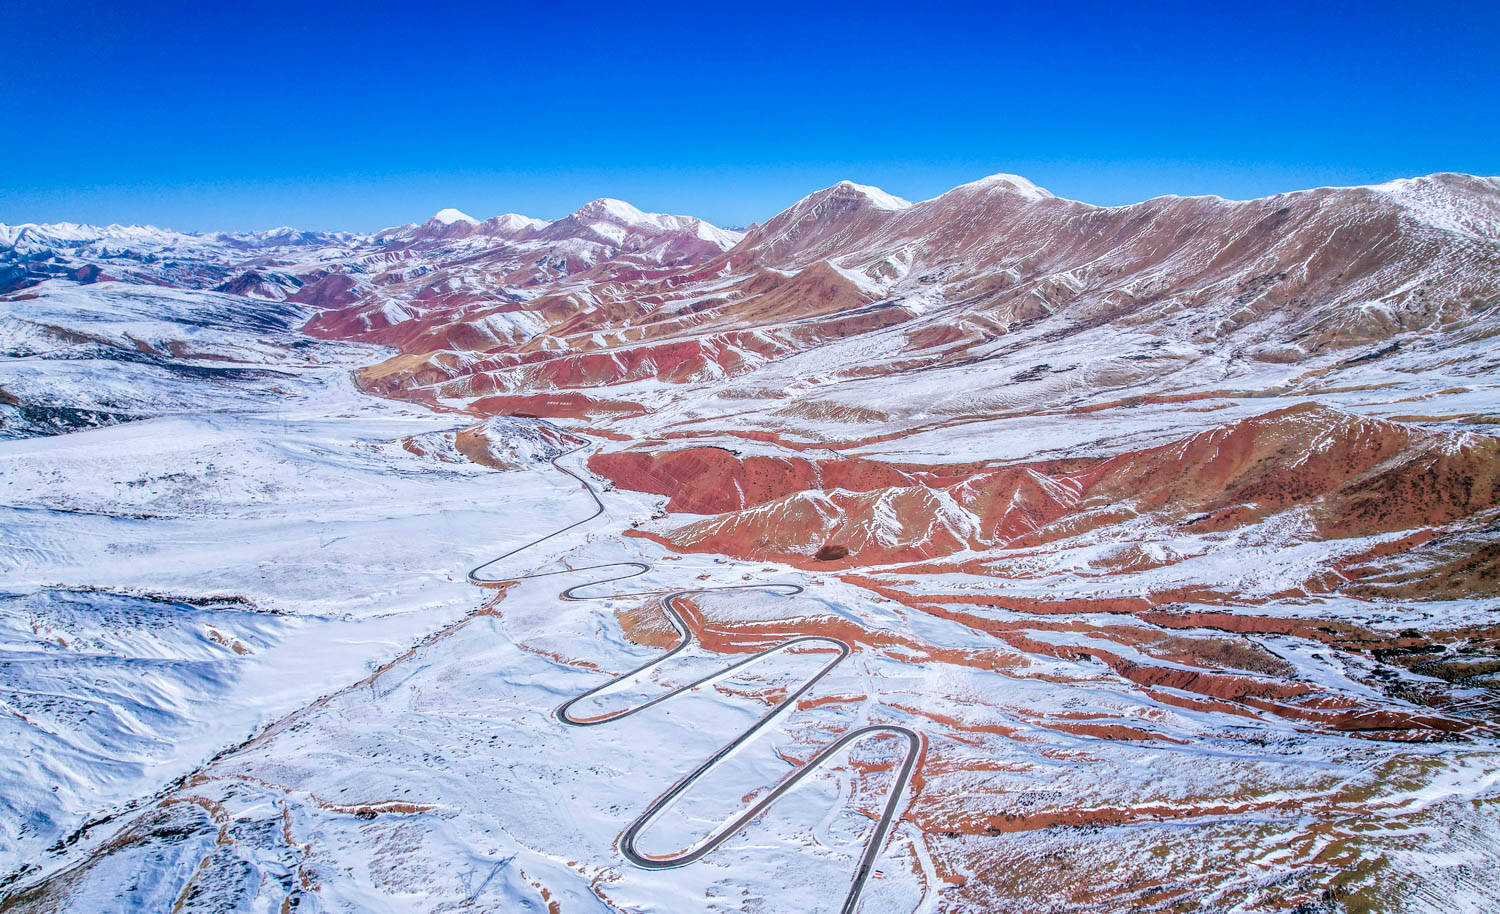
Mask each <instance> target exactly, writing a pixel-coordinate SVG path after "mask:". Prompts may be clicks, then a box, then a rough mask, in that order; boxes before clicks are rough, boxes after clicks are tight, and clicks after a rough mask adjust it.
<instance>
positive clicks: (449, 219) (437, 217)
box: [428, 207, 479, 225]
mask: <svg viewBox="0 0 1500 914" xmlns="http://www.w3.org/2000/svg"><path fill="white" fill-rule="evenodd" d="M428 221H429V222H440V223H442V224H443V225H452V224H453V223H455V222H467V223H469V224H470V225H478V224H479V220H478V219H475V218H474V217H473V216H470V215H469V214H468V213H465V212H463V211H462V210H456V209H453V208H452V207H448V208H446V209H440V210H438V211H437V212H436V213H434V214H433V216H432V218H431V219H429V220H428Z"/></svg>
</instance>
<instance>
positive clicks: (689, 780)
mask: <svg viewBox="0 0 1500 914" xmlns="http://www.w3.org/2000/svg"><path fill="white" fill-rule="evenodd" d="M586 447H588V445H587V444H584V445H580V446H579V447H576V448H574V449H573V450H571V451H568V452H566V453H564V454H560V455H558V456H557V457H555V458H553V460H552V466H553V467H554V468H555V469H557V470H558V471H559V472H561V473H565V474H567V475H568V476H571V477H573V478H574V479H576V480H578V484H579V485H581V486H582V487H583V490H584V491H585V492H587V493H588V494H589V497H590V498H591V499H592V500H593V502H594V511H593V513H592V514H590V515H589V516H588V517H585V518H583V519H582V520H579V521H575V522H574V523H571V524H569V525H567V526H566V527H563V528H561V529H559V530H554V531H553V532H551V533H548V534H546V535H545V536H540V537H537V538H536V539H534V540H532V541H530V542H528V543H523V544H522V545H520V546H517V547H516V548H514V549H512V550H510V551H509V552H506V553H504V554H502V555H498V556H496V557H495V558H493V559H490V560H489V561H487V562H485V563H483V564H482V565H478V566H476V567H475V568H474V569H473V570H471V571H470V572H469V581H470V582H471V583H473V584H477V585H479V586H495V585H497V584H508V583H511V582H513V581H522V580H529V579H532V578H543V577H551V576H552V575H559V574H570V575H571V574H578V573H579V572H585V571H595V572H601V573H604V572H606V570H608V573H604V574H603V576H601V577H595V578H593V579H591V580H588V581H585V582H583V583H581V584H574V585H573V586H571V587H569V588H567V589H565V590H564V591H563V592H562V594H561V597H562V599H564V600H606V599H616V598H619V597H646V596H663V597H665V599H664V600H663V604H662V605H663V608H664V609H665V610H666V614H667V618H668V619H669V620H671V622H672V626H673V627H674V628H675V629H676V630H677V634H678V637H679V640H678V642H677V645H676V646H675V647H673V648H672V649H671V650H669V651H667V652H666V653H665V654H663V655H661V656H660V657H657V658H656V659H654V660H651V661H648V662H647V663H644V664H642V665H640V666H638V667H636V668H635V669H633V670H629V671H627V672H625V673H622V674H620V675H619V676H616V677H615V678H613V679H611V680H609V681H607V682H604V683H601V684H600V685H597V686H595V687H594V688H592V689H589V690H588V691H587V692H584V693H583V694H581V695H577V696H575V697H573V698H570V699H568V700H567V701H566V702H564V703H563V704H562V705H560V706H559V707H558V708H557V709H556V710H555V711H554V712H553V716H555V717H556V718H557V720H558V721H560V722H561V723H563V724H565V725H567V726H572V727H596V726H599V725H600V724H607V723H612V722H614V721H617V720H620V719H621V718H625V717H629V716H630V715H632V714H636V713H639V712H641V711H644V710H646V709H647V708H650V707H652V706H654V705H658V704H660V703H662V702H664V701H667V700H668V699H670V698H672V697H674V696H676V695H680V694H681V693H683V692H686V691H689V690H691V689H696V688H699V687H700V686H705V685H709V684H711V683H714V682H717V681H719V680H721V679H724V678H726V677H728V676H731V675H733V674H734V673H735V672H736V671H738V670H740V669H742V668H744V667H747V666H750V665H752V664H755V663H759V662H760V661H762V660H764V659H766V658H767V657H770V656H772V655H773V654H780V653H783V652H788V651H793V650H796V649H798V648H803V649H806V648H808V647H813V646H816V647H819V648H823V649H827V650H832V651H834V652H835V653H834V656H833V657H832V658H831V659H830V660H829V661H828V662H827V663H825V664H823V666H822V667H821V668H820V669H819V670H818V671H817V672H816V673H814V674H813V675H812V676H811V677H810V678H809V679H807V680H806V681H805V682H803V684H802V685H801V686H800V687H798V688H797V689H796V690H795V691H793V692H792V693H791V694H790V695H788V696H787V697H786V698H784V699H782V700H781V701H780V702H779V703H777V704H776V705H775V707H773V708H771V709H770V710H769V711H767V712H766V713H765V714H764V715H762V716H761V718H760V719H759V720H757V721H756V722H755V724H754V725H752V726H751V727H750V728H749V729H748V730H746V731H744V732H743V733H741V734H740V735H739V736H737V737H735V738H734V739H733V740H731V741H730V742H729V743H727V744H725V745H724V746H723V747H722V748H720V749H719V750H718V751H717V752H715V753H714V754H713V755H712V756H710V757H709V758H707V759H706V760H704V761H703V763H702V764H700V765H699V766H698V767H697V768H694V769H693V770H692V772H690V773H689V774H688V775H687V776H686V777H683V778H682V779H681V780H679V781H677V783H675V784H673V785H672V786H671V787H670V788H669V789H668V790H667V792H666V793H663V794H662V795H661V796H659V797H657V798H656V799H655V800H653V801H652V803H651V805H650V806H648V807H647V808H646V811H645V812H643V813H641V815H640V817H639V818H637V819H636V820H635V821H634V822H632V823H630V825H628V826H626V828H625V831H624V832H622V833H621V834H620V853H621V854H622V855H623V856H624V857H625V859H626V860H629V861H630V862H631V863H633V864H635V865H636V866H640V867H645V868H646V869H667V868H670V867H675V866H685V865H687V864H689V863H692V862H694V861H695V860H699V859H701V858H703V857H704V856H705V855H707V854H709V853H711V852H712V851H713V850H714V849H715V848H717V847H718V846H719V845H720V844H723V843H724V842H725V841H727V840H729V838H731V837H733V836H734V835H735V834H736V833H737V832H739V831H740V829H742V828H744V827H745V826H746V825H748V824H749V823H750V822H752V821H753V820H754V819H755V818H756V817H757V816H759V815H760V814H761V813H762V812H764V811H765V810H766V809H767V808H768V807H769V806H770V805H771V804H772V803H775V802H776V801H777V800H778V799H780V798H781V797H782V796H783V795H785V794H786V793H787V792H788V791H790V790H792V789H793V788H795V787H796V786H797V785H798V784H799V783H801V781H802V780H803V779H804V778H806V777H807V776H808V775H810V774H812V773H813V772H814V771H815V770H817V768H818V767H819V766H821V765H823V764H824V763H826V762H827V761H828V760H829V759H831V758H832V757H833V756H834V755H836V754H837V753H838V752H839V751H840V750H841V749H844V748H845V747H847V746H849V745H850V744H852V743H855V742H861V741H864V740H868V739H881V738H891V737H896V738H900V739H904V740H906V747H905V751H904V753H903V755H902V760H901V767H900V769H899V770H898V771H897V772H896V780H895V783H894V784H892V785H891V789H890V794H889V797H888V799H887V800H886V804H885V808H884V809H883V810H882V811H881V814H880V818H879V819H878V820H877V821H876V823H875V831H874V833H873V834H871V835H870V839H869V841H868V842H866V844H865V850H864V853H863V854H862V855H861V856H860V860H859V866H858V867H857V868H856V869H855V871H854V879H853V881H852V883H851V884H850V886H849V892H848V894H847V895H846V896H845V897H844V904H843V906H842V907H841V908H840V911H841V912H842V914H853V912H854V910H855V909H856V908H857V907H858V904H859V895H860V892H861V891H862V890H863V889H864V887H865V883H866V882H867V881H869V878H870V874H871V872H872V871H873V870H874V869H875V860H876V858H878V857H879V856H880V852H881V850H882V849H883V848H884V845H885V839H886V837H887V836H888V835H889V833H890V829H891V825H892V824H893V823H894V822H895V821H896V819H897V818H898V812H899V811H900V809H901V807H902V804H903V800H904V799H905V796H906V790H907V787H908V786H909V785H910V783H911V776H912V772H913V771H915V769H916V766H917V762H918V760H919V759H920V757H921V755H922V750H923V739H922V736H921V734H919V733H917V732H916V731H914V730H910V729H908V728H906V727H901V726H895V725H889V724H878V725H874V726H868V727H860V728H859V729H857V730H851V731H850V732H848V733H846V734H844V735H843V736H841V737H839V738H838V739H837V740H835V741H834V742H832V743H830V744H829V745H827V746H825V747H824V748H822V749H821V750H819V751H818V754H817V755H815V756H813V757H812V758H811V759H808V761H807V762H806V763H804V764H803V765H802V766H801V767H799V768H797V769H796V770H795V771H793V772H792V773H791V774H789V775H787V776H786V777H784V778H782V780H781V782H780V783H778V784H777V785H776V786H775V787H773V788H771V791H770V792H769V793H767V794H766V795H765V796H764V797H762V798H761V799H760V800H759V801H758V802H757V803H756V804H755V805H754V806H751V807H750V808H749V809H747V810H746V811H745V812H744V813H742V814H741V815H740V816H739V817H737V818H736V819H734V820H733V821H732V822H730V823H728V824H727V825H725V826H723V827H722V828H720V829H719V830H718V831H716V832H714V833H713V834H711V835H709V836H708V837H707V838H705V839H703V840H702V841H699V842H698V843H697V844H695V845H694V846H693V847H691V848H689V849H687V850H686V851H683V852H681V853H678V854H673V855H669V856H665V857H655V856H650V855H648V854H645V853H642V852H641V851H639V850H637V849H636V846H635V842H636V838H637V837H638V836H639V835H640V833H641V832H642V831H644V830H645V829H646V828H648V827H650V825H651V823H653V822H654V821H656V819H657V818H658V817H659V816H660V815H661V813H662V812H664V811H665V810H666V809H667V807H669V806H671V805H672V803H673V802H674V801H675V800H676V799H677V798H678V797H679V796H681V795H682V794H684V793H686V792H687V791H688V790H689V789H691V788H692V786H693V784H694V783H696V782H697V780H698V779H699V778H700V777H702V776H703V775H705V774H707V773H708V772H709V771H710V770H712V769H713V768H714V766H716V765H718V764H719V763H720V762H722V761H723V760H724V759H725V758H726V757H728V756H729V755H730V754H732V753H733V752H734V751H735V750H736V749H738V748H739V747H741V746H742V745H744V744H745V743H747V742H748V741H749V740H751V739H752V738H754V736H755V735H756V734H757V733H759V732H760V731H761V730H762V729H763V728H764V727H766V725H768V724H770V723H771V721H773V720H775V719H776V718H777V717H778V716H780V715H781V713H782V712H783V711H785V710H786V709H788V708H790V707H792V706H793V705H794V704H795V703H796V701H797V700H798V699H799V698H801V697H802V696H803V694H805V693H806V692H807V691H808V690H809V689H811V688H812V687H813V686H814V685H816V684H817V683H818V681H819V680H820V679H822V678H823V677H824V676H826V675H828V673H829V672H830V671H831V670H833V668H834V667H836V666H838V665H839V664H840V663H842V662H843V660H844V658H846V657H848V656H849V645H848V644H845V643H844V642H843V641H840V640H838V639H837V638H829V637H824V636H821V635H806V636H802V637H798V638H791V639H788V640H786V641H783V642H781V643H780V644H777V645H775V646H773V647H770V648H767V649H766V650H763V651H761V652H760V653H758V654H754V655H752V656H750V657H748V658H746V659H744V660H740V661H738V662H736V663H733V664H730V665H729V666H726V667H724V668H723V669H720V670H718V671H717V672H714V673H710V674H709V675H707V676H704V677H703V678H701V679H698V680H696V681H694V682H690V683H688V684H687V685H684V686H679V687H678V688H675V689H673V690H672V691H670V692H667V693H665V694H663V695H659V696H657V697H656V698H653V699H651V700H650V701H646V702H643V703H641V704H637V705H633V706H631V707H629V708H625V709H623V710H620V711H613V712H610V713H607V714H602V715H599V716H596V717H575V716H574V715H573V713H572V708H573V706H574V705H576V704H577V703H579V702H580V701H584V700H585V699H588V698H591V697H593V696H595V695H598V694H599V693H601V692H604V691H607V690H609V689H611V688H613V687H614V686H616V685H618V684H620V683H622V682H625V681H628V680H632V679H634V678H635V677H638V676H642V675H645V674H647V673H649V672H650V671H651V670H652V669H654V668H656V667H658V666H660V665H661V664H662V663H665V662H666V661H668V660H670V659H671V658H672V657H674V656H675V655H677V654H679V653H681V652H682V651H683V650H685V649H687V647H688V646H689V645H691V644H692V643H693V635H692V630H691V629H690V628H689V627H688V624H687V620H686V619H684V618H683V617H682V612H681V610H680V609H679V608H678V607H677V605H676V602H675V601H676V600H677V599H678V598H680V597H685V596H688V595H689V594H695V593H706V592H709V591H723V590H760V591H775V592H779V593H782V594H785V595H787V596H793V595H795V594H799V593H801V592H802V587H801V585H798V584H785V583H769V584H735V585H727V586H723V587H699V588H694V589H691V590H677V591H664V590H642V591H632V592H627V593H612V594H607V595H604V596H580V595H579V593H578V591H580V590H582V589H583V588H585V587H592V586H594V585H597V584H606V583H609V582H611V581H623V580H626V579H629V578H634V577H639V576H640V575H643V574H645V573H646V572H647V571H650V570H651V566H649V565H646V564H644V563H642V562H608V563H605V564H601V565H586V566H583V567H581V568H568V569H563V570H561V571H548V572H542V573H539V574H528V575H521V576H519V577H512V578H490V577H485V576H484V571H485V569H487V568H489V567H491V566H492V565H495V564H497V563H499V562H501V561H503V560H505V559H507V558H510V557H511V556H513V555H516V554H517V553H519V552H522V551H524V550H526V549H530V548H531V547H532V546H535V545H538V544H539V543H544V542H546V541H547V540H550V539H552V538H554V537H557V536H561V535H562V534H564V533H567V532H568V531H569V530H573V529H575V528H577V527H580V526H582V525H584V524H586V523H588V522H589V521H591V520H593V519H594V518H596V517H598V516H599V515H601V514H603V513H604V502H602V501H600V500H599V493H598V492H596V491H595V490H594V487H593V486H592V485H590V484H589V482H588V480H587V479H584V478H583V477H582V476H580V475H578V474H577V473H574V472H573V471H572V470H569V469H568V468H566V467H564V466H562V465H561V464H560V463H558V461H559V460H561V459H562V458H564V457H567V456H570V455H572V454H575V453H577V452H579V451H581V450H583V449H585V448H586ZM615 570H619V572H620V573H613V572H614V571H615Z"/></svg>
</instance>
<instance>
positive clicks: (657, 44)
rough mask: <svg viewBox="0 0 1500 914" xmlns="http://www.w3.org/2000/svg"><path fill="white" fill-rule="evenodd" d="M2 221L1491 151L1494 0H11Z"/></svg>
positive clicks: (763, 189)
mask: <svg viewBox="0 0 1500 914" xmlns="http://www.w3.org/2000/svg"><path fill="white" fill-rule="evenodd" d="M0 22H3V27H4V29H5V31H6V32H7V37H6V38H5V39H4V42H3V44H4V48H5V49H4V51H3V52H0V62H3V69H0V72H3V74H4V75H3V78H0V124H3V125H5V126H4V132H3V134H0V221H3V222H24V221H59V220H70V221H79V222H83V221H87V222H148V223H154V224H157V225H165V226H170V227H173V228H178V229H184V230H201V229H216V228H266V227H270V226H274V225H280V224H291V225H296V226H300V227H306V228H348V229H371V228H376V227H380V226H384V225H391V224H397V223H402V222H410V221H415V220H420V219H422V218H425V217H426V216H428V215H430V214H431V213H432V212H433V211H435V210H437V209H438V208H440V207H444V206H456V207H459V208H460V209H463V210H465V211H467V212H469V213H471V214H473V215H475V216H478V217H481V218H483V217H485V216H489V215H494V214H496V213H500V212H506V211H517V212H522V213H526V214H528V215H534V216H539V217H544V218H553V217H556V216H559V215H563V214H565V213H567V212H568V211H570V210H572V209H574V208H576V207H577V206H578V205H580V204H582V203H584V202H586V201H588V200H590V199H592V198H594V197H598V196H614V197H620V198H623V199H626V200H629V201H631V202H632V203H635V204H636V205H637V206H640V207H641V208H643V209H650V210H657V211H667V212H681V213H691V214H694V215H700V216H703V217H704V218H707V219H710V220H712V221H714V222H717V223H719V224H722V225H737V224H745V223H750V222H754V221H758V220H761V219H764V218H766V217H768V216H770V215H772V214H774V213H775V212H777V211H778V210H780V209H782V208H783V207H785V206H786V205H788V204H790V203H791V202H793V201H794V200H796V199H797V198H798V197H800V196H802V195H804V194H806V193H808V192H809V191H811V190H814V189H816V188H819V187H825V186H827V185H829V184H832V183H833V182H835V181H837V180H839V179H841V178H846V177H847V178H852V179H854V180H856V181H860V182H863V183H868V184H876V185H879V186H881V187H883V188H885V189H886V190H888V191H890V192H892V193H896V194H900V195H902V196H905V197H908V198H911V199H923V198H926V197H930V196H933V195H935V194H938V193H940V192H942V191H944V190H946V189H948V188H949V187H952V186H954V185H956V184H960V183H963V182H965V181H969V180H973V179H975V178H978V177H980V176H983V175H986V174H990V173H993V172H997V171H1006V172H1017V173H1020V174H1023V175H1026V176H1027V177H1029V178H1031V179H1032V180H1034V181H1036V182H1037V183H1038V184H1041V185H1042V186H1044V187H1047V188H1049V189H1051V190H1052V191H1054V192H1055V193H1058V194H1061V195H1064V196H1069V197H1075V198H1078V199H1082V200H1088V201H1091V202H1096V203H1124V202H1131V201H1135V200H1139V199H1144V198H1146V197H1150V196H1153V195H1156V194H1161V193H1217V194H1222V195H1224V196H1229V197H1250V196H1258V195H1262V194H1267V193H1274V192H1276V191H1281V190H1291V189H1296V188H1301V187H1309V186H1316V185H1320V184H1357V183H1369V182H1375V181H1382V180H1386V179H1389V178H1393V177H1399V176H1407V175H1414V174H1426V173H1429V172H1433V171H1468V172H1474V173H1479V174H1495V173H1497V172H1500V103H1497V102H1500V89H1497V86H1500V48H1497V43H1496V42H1497V35H1500V4H1497V3H1494V2H1490V3H1483V4H1481V3H1473V4H1450V3H1444V2H1440V0H1439V2H1427V3H1407V4H1396V3H1383V2H1379V0H1372V2H1367V3H1323V4H1315V3H1296V4H1278V3H1253V4H1251V3H1247V4H1243V5H1225V4H1219V3H1214V2H1211V0H1204V2H1199V3H1181V4H1178V3H1165V4H1136V3H1119V2H1113V3H1100V4H1093V3H1067V2H1062V3H1048V2H1035V0H1031V2H1025V3H1016V4H1005V3H999V2H996V3H972V4H970V3H945V2H942V0H907V2H903V3H894V4H886V3H882V2H880V0H870V2H864V3H851V4H817V3H815V2H812V0H808V2H806V3H780V2H773V0H760V2H755V0H752V2H750V3H717V2H713V0H700V2H696V3H692V4H662V3H649V2H640V3H631V2H623V0H622V2H615V3H610V4H580V3H571V2H565V0H552V2H542V3H537V2H527V3H515V4H510V3H504V2H483V3H466V2H441V0H425V2H409V0H408V2H402V3H387V2H382V0H370V2H363V3H343V2H334V3H322V4H317V3H307V4H302V3H296V4H292V3H281V2H278V0H267V2H255V3H219V2H214V0H200V2H194V3H180V4H178V3H152V2H150V0H144V2H141V3H120V2H117V0H116V2H108V3H94V2H87V0H85V2H80V3H70V4H67V5H59V4H57V3H55V2H52V0H9V2H7V3H6V4H5V9H4V14H3V17H0Z"/></svg>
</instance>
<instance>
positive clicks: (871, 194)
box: [829, 180, 911, 210]
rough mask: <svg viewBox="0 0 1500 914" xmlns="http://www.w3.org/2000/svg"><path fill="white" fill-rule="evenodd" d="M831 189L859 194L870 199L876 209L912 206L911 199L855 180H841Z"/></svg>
mask: <svg viewBox="0 0 1500 914" xmlns="http://www.w3.org/2000/svg"><path fill="white" fill-rule="evenodd" d="M829 190H831V191H835V192H842V193H845V194H848V193H854V194H857V195H859V196H861V197H864V198H865V199H866V200H868V201H869V202H870V204H871V205H872V206H874V207H875V208H876V209H885V210H902V209H906V208H907V207H909V206H911V201H910V200H903V199H901V198H900V197H898V196H896V195H895V194H888V193H886V192H885V191H883V190H881V189H880V188H878V187H871V186H870V185H868V184H855V183H854V182H853V181H848V180H845V181H840V182H839V183H837V184H835V185H833V187H831V188H829Z"/></svg>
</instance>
